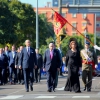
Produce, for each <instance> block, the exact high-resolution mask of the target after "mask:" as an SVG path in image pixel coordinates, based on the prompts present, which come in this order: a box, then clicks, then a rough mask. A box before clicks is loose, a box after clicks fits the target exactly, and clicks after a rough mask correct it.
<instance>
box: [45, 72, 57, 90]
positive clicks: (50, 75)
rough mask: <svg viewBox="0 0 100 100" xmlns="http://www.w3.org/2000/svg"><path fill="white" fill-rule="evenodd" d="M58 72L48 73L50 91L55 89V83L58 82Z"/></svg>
mask: <svg viewBox="0 0 100 100" xmlns="http://www.w3.org/2000/svg"><path fill="white" fill-rule="evenodd" d="M56 73H57V71H55V72H53V71H48V72H47V87H48V90H50V89H52V88H53V89H55V85H56V84H55V82H56V75H57V74H56Z"/></svg>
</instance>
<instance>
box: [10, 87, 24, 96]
mask: <svg viewBox="0 0 100 100" xmlns="http://www.w3.org/2000/svg"><path fill="white" fill-rule="evenodd" d="M23 90H25V89H24V88H23V89H20V90H18V91H15V92H12V93H9V94H8V95H11V94H15V93H18V92H20V91H23Z"/></svg>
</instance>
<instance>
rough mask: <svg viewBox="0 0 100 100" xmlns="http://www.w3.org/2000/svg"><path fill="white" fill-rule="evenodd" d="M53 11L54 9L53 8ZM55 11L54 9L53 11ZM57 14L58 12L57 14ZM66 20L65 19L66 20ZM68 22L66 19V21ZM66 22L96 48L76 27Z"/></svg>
mask: <svg viewBox="0 0 100 100" xmlns="http://www.w3.org/2000/svg"><path fill="white" fill-rule="evenodd" d="M51 9H52V8H51ZM52 10H53V9H52ZM53 11H54V10H53ZM54 12H56V11H54ZM56 13H57V12H56ZM64 19H65V18H64ZM65 20H66V19H65ZM66 22H67V23H68V24H69V25H70V26H71V27H73V28H74V29H75V30H76V31H77V32H78V33H80V34H81V35H82V36H83V37H84V38H85V39H86V40H87V41H88V42H90V43H91V44H92V45H93V46H94V44H93V43H92V42H91V41H90V40H89V39H88V38H86V37H85V36H84V35H83V34H82V33H81V32H80V31H78V30H77V28H75V27H74V26H72V25H71V24H70V23H69V22H68V21H67V20H66Z"/></svg>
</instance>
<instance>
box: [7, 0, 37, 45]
mask: <svg viewBox="0 0 100 100" xmlns="http://www.w3.org/2000/svg"><path fill="white" fill-rule="evenodd" d="M9 10H10V11H11V12H12V13H13V14H14V15H16V16H17V20H16V24H15V25H14V26H15V27H14V29H15V33H16V35H17V37H18V39H17V41H15V44H18V45H22V44H23V43H24V41H25V40H26V39H30V40H31V41H32V46H35V28H36V27H35V26H36V25H35V17H36V16H35V12H34V10H33V7H32V6H31V5H30V4H24V3H21V2H20V1H18V0H10V2H9Z"/></svg>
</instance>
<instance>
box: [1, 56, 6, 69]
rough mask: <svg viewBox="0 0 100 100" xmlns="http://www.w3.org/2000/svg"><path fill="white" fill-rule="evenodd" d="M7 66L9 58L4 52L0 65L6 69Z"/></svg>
mask: <svg viewBox="0 0 100 100" xmlns="http://www.w3.org/2000/svg"><path fill="white" fill-rule="evenodd" d="M7 66H8V58H7V56H6V55H5V54H2V55H1V57H0V67H1V68H2V69H6V67H7Z"/></svg>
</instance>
